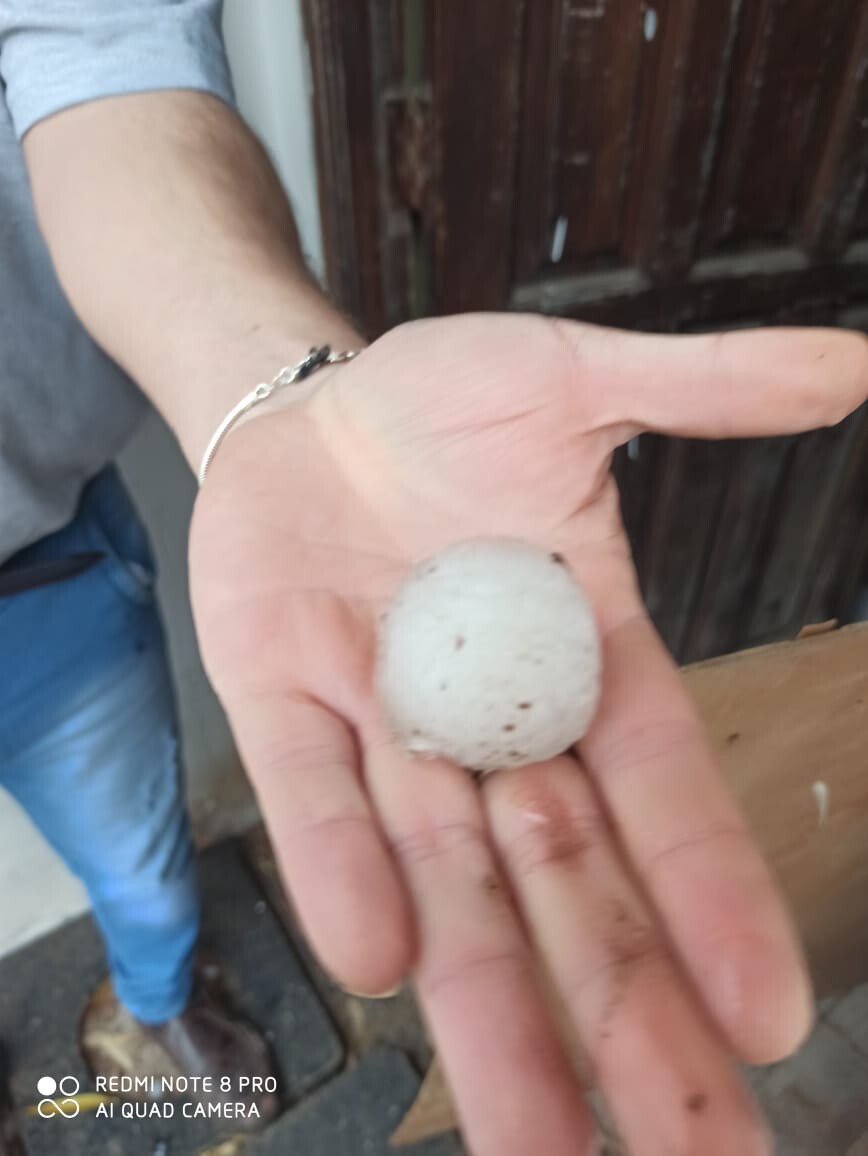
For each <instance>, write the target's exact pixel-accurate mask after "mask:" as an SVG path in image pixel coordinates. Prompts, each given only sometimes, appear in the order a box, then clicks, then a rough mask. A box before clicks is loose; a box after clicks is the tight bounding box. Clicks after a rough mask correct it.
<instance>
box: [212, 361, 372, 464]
mask: <svg viewBox="0 0 868 1156" xmlns="http://www.w3.org/2000/svg"><path fill="white" fill-rule="evenodd" d="M360 352H361V351H360V350H358V349H348V350H346V351H345V352H343V353H332V351H331V346H329V345H321V346H320V347H319V349H317V348H316V347H314V348H313V349H311V351H310V353H309V354H308V355H307V357H306V358H305V359H304V360H303V361H300V362H299V363H298V364H297V365H285V366H284V367H283V369H281V370H280V372H279V373H276V374H275V376H274V377H273V378H272V379H271V381H263V382H260V384H259V385H257V387H256V389H252V390H251V391H250V393H248V394H246V395H245V396H244V397H242V399H241V401H239V403H238V404H237V405H236V406H233V408H232V409H230V411H229V413H227V415H226V416H225V417H224V418H223V420H222V421H221V422H220V424H219V425H218V427H217V429H216V430H215V431H214V436H213V437H212V438H211V440H210V442H208V448H207V449H206V450H205V453H204V454H203V456H202V464H201V466H199V485H200V486H201V485H202V483H203V482H204V481H205V475H206V474H207V473H208V467H209V466H210V465H211V462H212V460H213V458H214V455H215V454H216V453H217V450H218V449H219V448H220V445H221V443H222V441H223V439H224V438H225V437H226V435H227V434H228V433H229V431H230V430H231V429H232V427H233V426H234V425H235V423H236V422H237V421H238V420H239V418H241V417H243V416H244V414H246V413H247V411H248V410H251V409H253V407H254V406H255V405H259V403H260V402H261V401H265V400H266V398H269V397H271V395H272V394H273V393H276V392H277V390H279V389H284V388H285V387H286V386H287V385H295V384H296V382H299V381H304V379H305V378H306V377H310V375H311V374H312V373H316V371H317V370H318V369H322V367H323V366H324V365H339V364H340V363H341V362H342V361H352V359H353V358H354V357H358V355H359V353H360Z"/></svg>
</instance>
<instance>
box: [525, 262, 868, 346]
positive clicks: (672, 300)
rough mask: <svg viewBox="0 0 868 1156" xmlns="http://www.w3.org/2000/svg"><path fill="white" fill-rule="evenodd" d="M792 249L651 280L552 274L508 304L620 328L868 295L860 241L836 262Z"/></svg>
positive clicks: (673, 325) (749, 314) (680, 324)
mask: <svg viewBox="0 0 868 1156" xmlns="http://www.w3.org/2000/svg"><path fill="white" fill-rule="evenodd" d="M790 252H792V251H789V250H781V251H777V252H775V251H774V250H772V251H766V252H765V253H755V254H751V255H750V257H749V258H747V257H745V258H744V259H742V258H732V259H729V260H726V261H724V260H720V261H714V262H711V261H708V262H702V263H700V264H698V265H695V266H694V268H693V270H692V272H691V276H690V279H689V280H687V281H682V282H680V283H676V284H657V285H655V284H654V283H652V282H651V280H650V279H649V278H647V277H644V276H642V274H640V273H638V272H637V271H635V270H623V269H622V270H617V271H613V272H605V273H596V274H582V275H579V276H574V277H570V276H565V277H561V278H557V279H555V278H549V279H548V280H546V281H539V282H535V283H532V284H526V285H521V286H518V287H517V288H516V290H515V292H514V293H513V295H512V297H511V299H510V302H509V306H510V308H512V309H520V310H533V311H537V312H541V313H555V314H559V315H561V316H566V317H578V318H582V319H584V320H587V321H597V322H599V323H601V324H609V325H620V326H623V327H625V328H632V327H636V328H647V329H654V330H658V329H684V328H687V327H689V326H691V325H702V324H708V325H711V324H715V323H716V324H719V325H720V326H723V325H724V324H727V323H731V322H734V321H741V320H744V321H753V322H754V323H757V322H759V321H760V320H763V321H766V322H772V321H774V320H775V318H776V315H778V314H782V315H783V314H787V315H791V311H792V310H793V309H794V308H795V307H796V306H799V305H810V306H812V307H814V306H816V307H821V306H823V305H828V306H832V305H835V306H836V307H837V308H838V309H842V310H843V309H844V308H845V306H846V305H847V303H848V302H852V303H854V304H858V303H860V302H864V301H866V299H868V288H866V287H868V252H864V253H863V252H862V246H861V245H860V246H859V247H853V248H851V250H850V253H851V254H852V257H850V258H849V259H848V260H846V261H843V262H841V263H840V264H834V265H815V266H812V265H810V264H809V263H808V262H807V261H806V260H805V259H804V258H800V257H799V256H798V255H797V254H794V255H793V257H792V259H790V257H789V253H790Z"/></svg>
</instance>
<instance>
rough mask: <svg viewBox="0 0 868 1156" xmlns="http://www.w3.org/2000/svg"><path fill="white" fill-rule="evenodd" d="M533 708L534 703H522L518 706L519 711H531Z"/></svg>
mask: <svg viewBox="0 0 868 1156" xmlns="http://www.w3.org/2000/svg"><path fill="white" fill-rule="evenodd" d="M532 706H533V703H532V702H520V703H519V704H518V709H519V710H530V708H531V707H532Z"/></svg>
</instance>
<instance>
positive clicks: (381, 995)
mask: <svg viewBox="0 0 868 1156" xmlns="http://www.w3.org/2000/svg"><path fill="white" fill-rule="evenodd" d="M403 986H404V985H403V984H400V983H399V984H398V986H397V987H393V988H392V990H391V991H381V992H371V991H353V989H352V988H351V987H343V986H342V987H341V990H342V991H345V992H346V994H347V995H352V996H355V998H356V999H394V998H395V996H396V995H398V994H399V992H400V991H401V988H402V987H403Z"/></svg>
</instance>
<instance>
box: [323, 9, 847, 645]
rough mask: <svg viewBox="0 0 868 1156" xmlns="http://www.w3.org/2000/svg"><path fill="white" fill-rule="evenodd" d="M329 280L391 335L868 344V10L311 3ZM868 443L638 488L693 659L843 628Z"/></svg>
mask: <svg viewBox="0 0 868 1156" xmlns="http://www.w3.org/2000/svg"><path fill="white" fill-rule="evenodd" d="M305 2H306V16H307V26H308V34H309V40H310V45H311V51H312V60H313V75H314V86H315V105H316V111H317V124H318V150H319V164H320V174H321V194H322V195H321V199H322V207H323V218H324V222H325V235H326V251H327V259H328V268H329V279H330V284H331V286H332V289H333V291H334V293H335V295H336V296H337V298H338V300H339V301H340V303H341V304H342V305H343V306H344V307H345V308H347V309H348V310H349V311H350V312H351V313H353V314H354V315H355V316H356V317H357V318H358V319H359V320H360V322H361V323H362V324H363V325H364V326H366V328H367V329H368V330H369V331H370V332H371V333H372V334H374V333H376V332H379V331H381V330H383V329H385V328H387V327H389V326H391V325H393V324H396V323H398V322H400V321H402V320H404V319H406V318H408V317H412V316H419V315H423V314H430V313H447V312H456V311H461V310H467V309H529V310H539V311H542V312H550V313H558V314H562V315H566V316H574V317H581V318H584V319H587V320H592V321H599V322H603V323H607V324H613V325H621V326H628V327H638V328H645V329H655V330H664V331H673V332H684V331H690V330H697V329H711V328H718V327H723V326H733V325H756V324H761V323H779V324H786V323H797V322H798V323H809V324H810V323H816V324H842V325H851V326H856V327H861V328H866V329H868V3H866V0H655V2H654V3H649V2H646V0H460V2H459V0H305ZM866 448H868V422H866V418H865V414H864V413H863V414H859V415H857V416H856V417H854V418H853V419H851V420H850V421H848V422H846V423H844V424H843V425H842V426H840V427H838V428H836V429H835V430H831V431H822V432H820V433H817V434H811V435H807V436H805V437H802V438H781V439H766V440H763V441H760V442H751V443H746V442H745V443H742V442H738V443H733V442H724V443H715V444H707V443H699V442H687V441H678V440H675V439H664V438H656V437H643V438H641V439H639V440H638V441H637V442H636V443H634V444H632V445H631V446H629V447H627V448H626V449H625V450H624V451H623V452H620V453H619V455H618V457H617V459H616V462H615V469H616V474H617V477H618V480H619V484H620V486H621V489H622V498H623V503H624V511H625V520H626V522H627V526H628V531H629V533H630V536H631V541H632V543H633V548H634V553H635V556H636V560H637V565H638V568H639V573H640V578H641V580H642V585H643V589H644V592H645V597H646V600H647V602H648V605H649V608H650V609H651V612H652V614H653V616H654V618H655V621H656V622H657V624H658V627H659V628H660V630H661V631H662V633H663V636H664V638H665V639H666V641H667V643H668V644H669V646H670V647H671V649H672V650H673V652H674V653H675V654H676V655H677V656H678V657H679V658H682V659H695V658H701V657H705V656H707V655H710V654H715V653H720V652H722V651H724V650H729V649H734V648H736V647H742V646H746V645H750V644H752V643H755V642H761V641H766V640H769V639H773V638H779V637H785V636H787V635H788V634H792V633H793V632H794V631H795V630H797V629H798V627H799V626H800V625H801V624H802V623H803V622H805V621H809V620H812V619H817V618H823V617H831V616H833V615H840V614H841V613H842V612H844V611H845V609H846V607H847V605H848V604H849V602H850V601H851V600H852V597H853V594H854V592H855V590H856V588H857V586H858V584H859V582H860V581H861V580H862V577H863V571H864V564H865V558H866V550H865V546H866V540H868V478H866V470H865V463H866V460H868V455H866Z"/></svg>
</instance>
